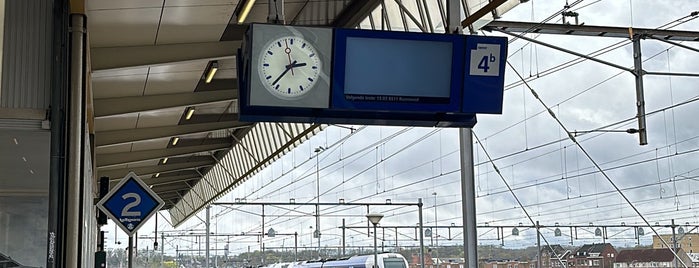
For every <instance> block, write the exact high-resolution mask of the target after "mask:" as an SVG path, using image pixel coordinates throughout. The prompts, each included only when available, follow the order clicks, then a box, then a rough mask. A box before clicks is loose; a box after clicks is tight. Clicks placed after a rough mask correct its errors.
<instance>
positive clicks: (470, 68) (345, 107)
mask: <svg viewBox="0 0 699 268" xmlns="http://www.w3.org/2000/svg"><path fill="white" fill-rule="evenodd" d="M254 26H255V25H254V24H253V25H252V26H251V27H250V28H249V29H248V31H247V32H246V36H245V38H244V40H243V45H242V47H241V49H239V50H238V57H237V63H238V84H239V89H240V90H239V102H238V104H239V120H240V121H248V122H290V123H320V124H363V125H397V126H420V127H435V126H436V127H461V128H463V127H473V126H474V125H475V124H476V122H477V120H476V114H477V113H491V114H498V113H502V98H503V87H504V71H505V60H506V55H507V38H504V37H482V36H465V35H449V34H424V33H413V32H387V31H369V30H358V29H332V40H333V44H332V53H331V54H332V58H331V62H330V63H329V66H331V70H330V77H329V78H330V89H329V96H328V99H327V100H325V99H324V100H320V101H321V102H326V101H327V103H328V104H329V105H328V106H327V108H319V107H317V106H315V107H303V106H298V105H295V104H292V105H260V104H251V102H250V98H251V97H250V96H251V86H250V85H251V82H254V81H251V80H252V79H259V78H258V77H257V76H258V75H257V73H253V72H252V70H251V65H252V64H254V63H253V62H251V59H252V58H254V55H252V51H253V49H252V46H253V43H254V42H252V40H253V39H254V38H256V36H253V31H252V30H251V29H252V28H253V27H254ZM270 27H273V25H266V27H259V28H258V29H260V28H270ZM278 27H286V28H295V29H299V30H303V28H305V27H296V26H278ZM258 38H259V37H258ZM351 38H359V39H370V40H379V41H380V40H388V41H389V42H393V41H397V42H425V43H426V44H430V43H431V44H435V46H436V47H438V46H442V47H444V45H445V44H447V45H449V46H451V48H450V51H449V57H450V59H446V60H444V58H442V59H443V60H441V61H438V63H442V62H445V61H448V62H447V64H446V65H448V68H449V70H448V74H447V75H444V73H443V72H435V73H436V76H431V78H430V77H428V78H427V79H428V81H434V79H435V77H437V76H439V75H441V76H439V77H448V78H449V81H448V85H445V84H444V83H442V84H441V87H439V89H438V90H437V91H438V92H437V93H434V92H431V91H430V90H432V89H429V88H428V89H425V88H424V87H423V88H417V90H415V91H411V90H413V89H407V90H404V91H401V90H402V89H400V88H399V89H398V90H397V91H396V90H395V89H394V91H390V92H388V93H386V91H382V90H384V88H380V87H379V88H372V85H369V86H368V87H366V88H365V87H363V86H365V85H362V84H361V83H360V87H354V88H349V89H348V88H347V87H346V83H345V82H346V80H347V79H348V76H347V72H346V71H347V68H348V65H347V64H348V62H347V57H351V56H352V55H351V54H350V55H348V53H347V49H348V48H347V40H348V39H351ZM256 41H257V42H258V43H259V42H260V40H256ZM400 45H402V44H400ZM483 47H485V49H482V48H483ZM495 48H497V49H499V50H497V53H495V52H494V51H496V49H495ZM435 51H437V53H440V52H439V50H435ZM442 52H444V50H442ZM488 53H490V54H488ZM486 54H487V56H488V60H490V59H491V58H490V55H491V54H497V55H493V57H494V58H495V62H492V63H491V62H489V61H488V62H479V61H477V60H480V59H481V57H485V55H486ZM474 55H475V56H474ZM379 56H381V55H379ZM376 60H380V59H376ZM474 60H476V61H475V65H474V63H473V61H474ZM428 62H429V61H428ZM402 63H403V64H410V63H409V62H407V63H406V62H402ZM326 64H328V63H326ZM432 64H433V65H430V66H428V67H426V68H427V69H430V68H431V67H434V69H439V68H441V70H444V68H445V66H442V65H444V64H440V65H439V66H437V64H434V63H432ZM478 64H480V65H478ZM485 64H487V65H485ZM496 66H497V67H496ZM481 67H482V68H481ZM474 68H475V69H474ZM474 70H475V72H474ZM495 70H497V74H495V75H493V74H494V73H495V72H494V71H495ZM489 71H490V72H489ZM478 72H484V73H478ZM349 79H361V76H360V77H354V78H351V75H350V78H349ZM430 79H432V80H430ZM355 86H356V83H355ZM357 88H359V90H357ZM374 91H376V93H374ZM356 92H359V94H356ZM396 92H398V93H396ZM430 94H434V95H430ZM348 96H349V97H348ZM357 96H359V97H357ZM399 98H404V99H403V100H401V99H399ZM405 99H407V101H405Z"/></svg>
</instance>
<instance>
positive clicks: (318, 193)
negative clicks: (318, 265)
mask: <svg viewBox="0 0 699 268" xmlns="http://www.w3.org/2000/svg"><path fill="white" fill-rule="evenodd" d="M324 150H325V148H324V147H323V146H318V147H317V148H315V149H314V150H313V152H315V153H316V233H314V236H315V237H316V238H318V259H320V166H319V165H320V162H319V161H320V153H321V152H323V151H324Z"/></svg>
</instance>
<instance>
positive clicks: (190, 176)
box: [143, 171, 201, 186]
mask: <svg viewBox="0 0 699 268" xmlns="http://www.w3.org/2000/svg"><path fill="white" fill-rule="evenodd" d="M168 174H170V173H168ZM195 179H201V176H200V175H199V174H198V173H196V172H192V171H187V172H182V173H181V174H176V175H160V176H159V177H157V178H156V177H151V178H143V182H145V183H146V184H148V185H152V186H159V185H167V184H173V183H178V182H183V181H188V180H195Z"/></svg>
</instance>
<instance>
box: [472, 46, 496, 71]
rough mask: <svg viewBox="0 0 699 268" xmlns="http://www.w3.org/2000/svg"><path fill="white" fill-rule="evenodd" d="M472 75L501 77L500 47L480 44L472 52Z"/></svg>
mask: <svg viewBox="0 0 699 268" xmlns="http://www.w3.org/2000/svg"><path fill="white" fill-rule="evenodd" d="M469 66H470V67H469V74H470V75H479V76H499V75H500V45H498V44H478V45H477V46H476V49H472V50H471V61H470V65H469Z"/></svg>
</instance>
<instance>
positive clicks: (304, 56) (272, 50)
mask: <svg viewBox="0 0 699 268" xmlns="http://www.w3.org/2000/svg"><path fill="white" fill-rule="evenodd" d="M260 53H262V55H261V56H260V62H259V63H258V64H259V67H258V73H259V75H260V80H261V81H262V84H263V85H264V86H265V88H266V89H267V90H268V91H269V92H271V93H272V94H273V95H274V96H277V97H279V98H281V99H287V100H293V99H298V98H300V97H302V96H303V95H305V94H307V93H308V92H309V91H311V90H312V89H313V86H314V85H315V84H316V81H317V80H318V76H319V74H320V70H321V67H322V66H321V61H320V58H319V57H318V53H317V51H316V49H315V48H314V47H313V46H312V45H311V44H310V43H309V42H308V41H306V40H304V39H303V38H300V37H296V36H287V37H282V38H279V39H277V40H274V41H272V42H271V43H270V44H269V45H268V46H267V47H266V48H265V49H263V50H262V51H261V52H260Z"/></svg>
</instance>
